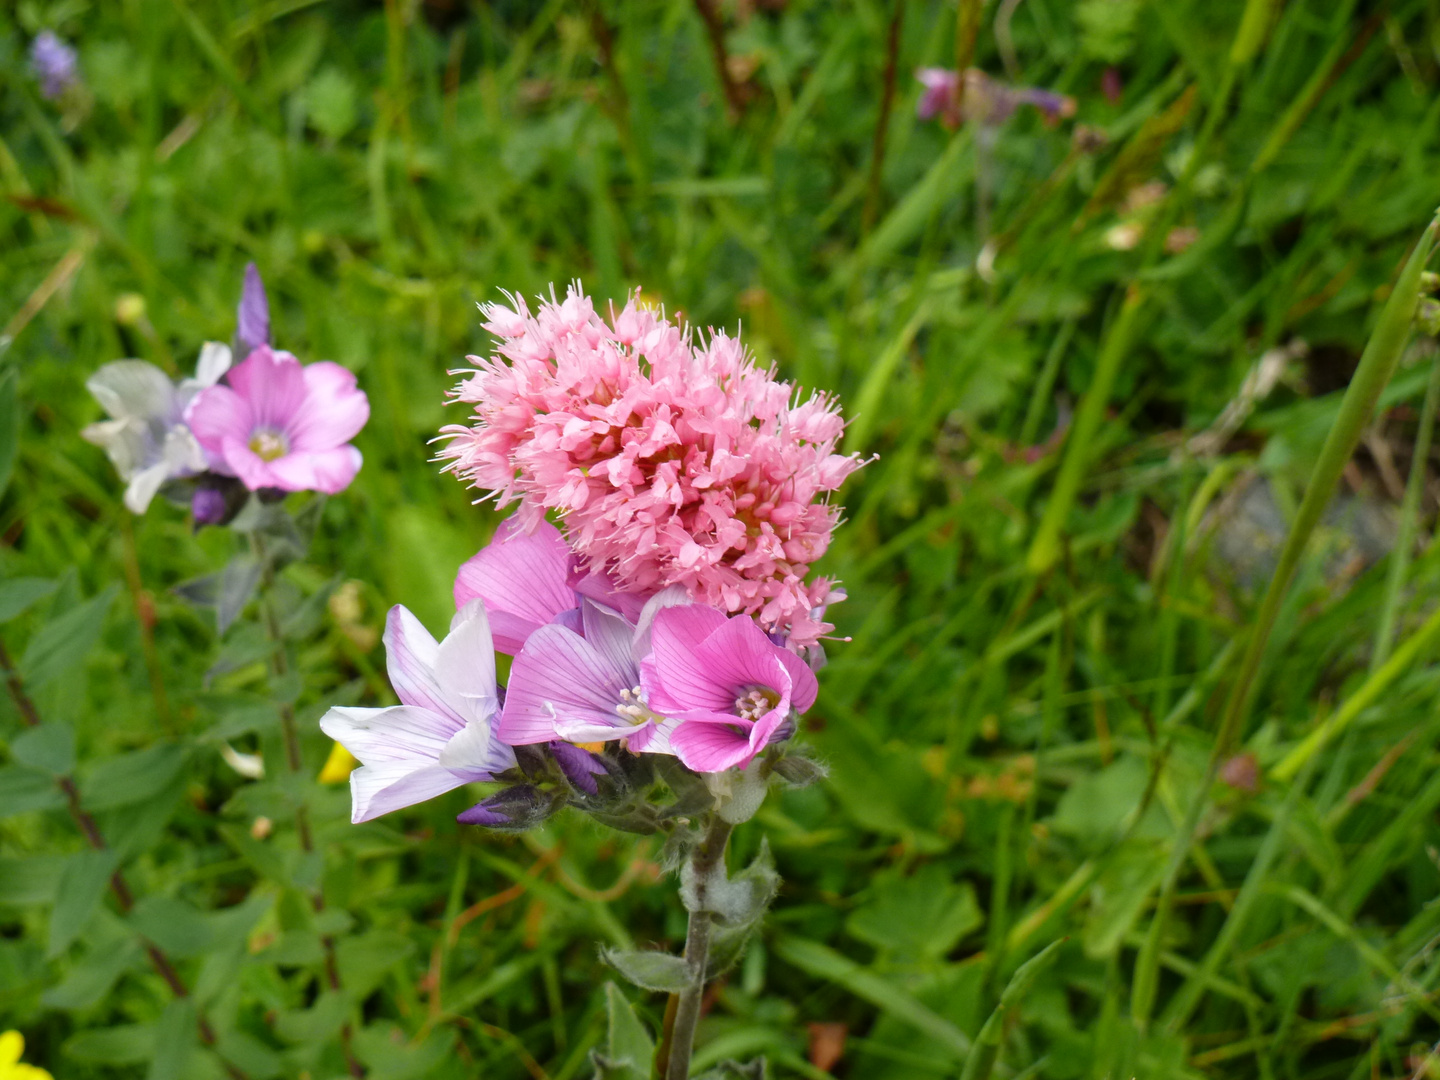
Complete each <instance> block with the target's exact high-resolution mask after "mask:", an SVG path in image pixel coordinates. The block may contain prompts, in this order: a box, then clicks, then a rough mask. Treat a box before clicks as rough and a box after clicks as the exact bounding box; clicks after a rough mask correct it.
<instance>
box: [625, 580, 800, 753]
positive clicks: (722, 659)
mask: <svg viewBox="0 0 1440 1080" xmlns="http://www.w3.org/2000/svg"><path fill="white" fill-rule="evenodd" d="M652 649H653V651H652V652H651V653H650V655H649V656H647V657H646V658H645V659H644V661H642V662H641V664H640V686H641V688H642V690H643V691H644V693H645V696H646V702H647V707H648V708H650V709H653V710H655V711H656V712H657V713H660V714H663V715H664V716H666V717H668V718H670V719H672V720H677V721H679V725H678V726H677V727H675V729H674V730H673V731H671V732H670V738H669V742H670V747H671V748H672V749H673V750H674V752H675V753H676V755H678V756H679V758H680V760H681V761H682V762H683V763H684V764H685V765H686V766H687V767H688V768H691V769H694V770H695V771H696V772H721V771H723V770H725V769H728V768H731V767H732V766H739V767H740V768H744V767H745V766H747V765H749V764H750V761H751V759H753V758H754V757H755V755H756V754H758V753H759V752H760V751H761V750H763V749H765V747H766V746H768V745H769V744H770V743H772V742H775V741H777V739H779V738H783V737H784V732H785V729H786V728H787V727H788V725H789V722H790V720H791V716H792V713H801V712H804V711H805V710H806V709H808V708H810V706H811V705H813V704H815V696H816V694H817V692H818V690H819V684H818V683H817V681H816V679H815V673H814V672H813V671H811V670H810V668H809V666H808V665H806V663H805V662H804V661H803V660H801V659H800V658H799V657H798V656H796V655H795V654H794V653H792V652H791V651H790V650H788V649H785V648H782V647H781V646H779V645H776V644H775V643H774V642H773V641H771V640H770V638H769V637H767V636H766V634H765V632H764V631H763V630H761V629H760V627H759V626H757V625H756V623H755V621H754V620H753V619H751V618H749V617H747V616H744V615H736V616H734V617H731V618H726V617H725V615H724V614H723V613H722V612H719V611H716V610H715V609H714V608H709V607H703V606H701V605H699V604H693V605H687V606H677V607H669V608H665V609H664V610H663V611H660V612H659V613H658V614H656V616H655V621H654V627H653V630H652Z"/></svg>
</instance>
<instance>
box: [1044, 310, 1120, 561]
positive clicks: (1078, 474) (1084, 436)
mask: <svg viewBox="0 0 1440 1080" xmlns="http://www.w3.org/2000/svg"><path fill="white" fill-rule="evenodd" d="M1143 303H1144V293H1142V292H1141V291H1140V289H1139V288H1138V287H1137V286H1134V285H1132V286H1130V290H1129V292H1127V293H1126V294H1125V300H1124V303H1122V304H1121V306H1120V313H1119V314H1118V315H1117V316H1116V318H1115V322H1114V324H1113V325H1112V326H1111V327H1110V333H1109V336H1108V337H1107V338H1106V340H1105V347H1104V349H1102V350H1101V352H1100V362H1099V364H1098V365H1097V366H1096V368H1095V379H1094V381H1093V382H1091V384H1090V388H1089V389H1088V390H1086V391H1085V397H1084V399H1083V400H1082V401H1081V402H1080V410H1079V413H1078V415H1077V416H1076V417H1075V426H1074V428H1072V429H1071V431H1070V437H1069V439H1067V440H1066V448H1065V460H1064V462H1063V463H1062V464H1061V466H1060V475H1059V476H1058V477H1057V478H1056V480H1055V490H1054V491H1053V492H1051V494H1050V502H1049V504H1048V505H1047V506H1046V507H1045V516H1044V517H1043V518H1041V520H1040V527H1039V529H1037V530H1036V532H1035V539H1034V541H1033V542H1032V543H1031V545H1030V553H1029V554H1028V555H1026V557H1025V568H1026V569H1027V570H1029V571H1030V573H1031V574H1034V575H1037V576H1038V575H1040V574H1043V573H1044V572H1045V571H1046V570H1049V569H1050V568H1051V567H1052V566H1054V565H1055V561H1056V560H1057V559H1058V558H1059V557H1060V532H1061V530H1062V529H1063V528H1064V526H1065V519H1066V518H1068V517H1069V516H1070V507H1071V506H1072V505H1074V503H1075V496H1076V495H1077V494H1078V493H1079V491H1080V481H1081V480H1082V479H1083V478H1084V476H1085V468H1086V466H1087V465H1088V464H1089V463H1090V456H1091V444H1092V443H1094V441H1095V436H1096V434H1098V433H1099V431H1100V422H1101V421H1102V420H1103V419H1104V418H1105V406H1106V404H1107V403H1108V402H1109V401H1110V391H1111V390H1112V389H1114V386H1115V377H1116V376H1117V375H1118V374H1119V373H1120V361H1121V360H1123V359H1124V358H1125V353H1126V351H1127V349H1128V346H1129V344H1130V334H1131V331H1132V330H1134V328H1135V317H1136V315H1137V314H1138V313H1139V311H1140V307H1141V305H1142V304H1143Z"/></svg>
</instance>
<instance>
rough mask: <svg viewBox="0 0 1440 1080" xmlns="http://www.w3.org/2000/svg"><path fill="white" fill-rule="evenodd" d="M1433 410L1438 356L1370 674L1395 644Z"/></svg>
mask: <svg viewBox="0 0 1440 1080" xmlns="http://www.w3.org/2000/svg"><path fill="white" fill-rule="evenodd" d="M1436 408H1440V353H1436V354H1435V359H1434V360H1432V361H1431V362H1430V382H1429V384H1428V385H1427V386H1426V387H1425V404H1424V405H1423V406H1422V407H1421V412H1420V430H1419V431H1418V432H1417V433H1416V435H1415V452H1414V454H1413V455H1412V457H1411V459H1410V478H1409V480H1408V481H1407V482H1406V484H1405V499H1404V501H1403V502H1402V503H1401V504H1400V530H1399V533H1398V534H1397V535H1396V537H1395V550H1394V553H1393V554H1391V556H1390V573H1389V576H1388V577H1387V578H1386V579H1385V604H1384V606H1383V607H1382V608H1381V609H1380V626H1379V628H1378V629H1377V630H1376V631H1375V648H1374V649H1373V650H1372V653H1371V656H1370V671H1371V673H1372V674H1373V673H1374V672H1376V671H1378V670H1379V669H1380V666H1381V665H1382V664H1384V663H1385V661H1386V660H1387V659H1389V657H1390V648H1391V646H1392V645H1393V644H1394V643H1395V616H1396V614H1397V613H1398V611H1399V610H1400V590H1401V589H1403V588H1404V587H1405V577H1406V574H1407V573H1408V571H1409V569H1410V555H1411V553H1412V552H1413V551H1414V550H1415V526H1416V522H1417V520H1418V519H1419V517H1420V496H1421V494H1422V492H1423V491H1424V489H1425V459H1426V458H1428V457H1429V456H1430V440H1431V438H1432V437H1433V436H1434V434H1435V410H1436Z"/></svg>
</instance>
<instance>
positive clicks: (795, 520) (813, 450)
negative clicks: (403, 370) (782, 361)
mask: <svg viewBox="0 0 1440 1080" xmlns="http://www.w3.org/2000/svg"><path fill="white" fill-rule="evenodd" d="M483 310H484V313H485V317H486V320H487V322H486V324H485V328H486V329H487V330H489V331H490V332H491V333H493V334H495V335H496V336H497V337H499V338H500V339H501V341H500V345H499V348H498V355H496V356H493V357H491V358H490V359H488V360H486V359H480V358H478V357H471V360H472V361H474V363H475V364H476V369H475V371H474V373H473V374H472V375H471V376H470V377H469V378H468V379H466V381H465V382H463V383H462V384H461V385H460V386H459V387H458V388H457V390H456V392H455V396H456V397H458V398H459V399H460V400H461V401H465V402H469V403H472V404H473V405H474V407H475V408H474V417H475V421H476V422H475V423H474V424H473V426H464V425H459V424H456V425H451V426H448V427H446V428H445V429H444V434H445V435H447V436H449V437H450V439H451V442H450V444H449V445H448V446H447V447H446V449H445V450H444V451H443V453H442V455H441V456H442V457H444V458H448V459H450V464H449V465H448V466H447V469H449V470H452V471H454V472H455V473H456V474H457V475H459V476H461V477H462V478H464V479H465V480H468V481H469V482H470V483H471V484H472V485H474V486H475V487H479V488H488V489H490V490H492V491H494V492H495V493H496V495H497V499H498V505H500V506H505V505H507V504H509V503H511V502H518V503H519V504H520V507H519V511H518V513H517V514H516V520H517V527H518V528H519V529H521V530H524V531H527V532H528V531H532V530H534V529H536V528H538V527H540V523H541V521H542V515H543V514H544V513H545V512H546V511H554V512H556V514H557V515H558V516H559V518H560V521H561V525H562V527H563V528H564V530H565V536H566V539H567V540H568V541H569V543H570V546H571V548H572V549H573V550H574V552H575V555H576V559H577V562H576V568H575V571H574V573H573V574H572V576H571V577H572V580H571V582H570V584H571V587H572V588H574V589H575V590H576V591H578V592H580V593H582V594H584V595H588V596H592V597H595V598H596V599H601V602H603V603H607V604H609V605H610V606H618V600H617V597H615V596H614V595H613V594H614V592H615V590H619V591H620V593H621V594H622V595H623V594H637V596H636V599H637V600H638V599H641V598H643V597H644V596H646V595H649V594H653V593H655V592H658V591H659V590H660V589H662V588H664V587H666V586H668V585H672V584H679V585H682V586H684V588H685V589H686V591H687V592H688V593H689V594H690V596H691V597H692V598H693V599H695V600H696V601H698V602H701V603H706V604H711V605H714V606H716V607H718V608H721V609H723V610H724V611H728V612H744V613H746V614H750V615H753V616H754V617H755V618H756V619H757V620H758V621H759V622H760V624H761V625H762V626H763V627H764V628H765V629H766V630H770V631H777V632H784V633H787V634H788V635H789V640H790V644H791V645H792V646H794V647H796V648H800V647H804V646H808V645H811V644H814V643H815V642H816V641H817V639H818V638H819V637H820V636H821V635H822V634H824V633H826V632H828V631H829V630H830V629H831V627H830V626H829V625H828V624H827V623H825V622H823V621H822V618H821V609H823V607H824V606H825V604H826V603H827V602H828V601H829V600H831V599H833V597H832V596H831V583H830V582H829V581H827V580H825V579H824V578H818V579H815V580H813V581H809V582H807V581H806V580H805V579H806V576H807V575H808V574H809V572H810V567H811V564H813V563H814V562H815V560H816V559H818V558H819V557H820V556H821V555H823V554H824V552H825V549H826V548H827V547H828V546H829V543H830V535H831V532H832V531H833V529H834V528H835V524H836V522H837V520H838V519H839V516H840V509H839V508H838V507H836V506H832V505H830V504H829V503H828V502H827V501H826V500H827V499H828V497H829V495H830V493H831V492H832V491H834V490H836V489H837V488H838V487H839V486H840V485H841V483H843V482H844V480H845V478H846V477H848V476H849V475H850V474H851V473H852V472H854V471H855V469H857V468H858V467H859V466H860V461H859V459H858V458H857V457H855V456H854V455H849V456H847V455H843V454H838V453H836V452H835V450H836V445H837V443H838V441H839V439H840V436H841V434H842V432H843V430H844V421H843V420H842V419H841V417H840V413H839V410H838V409H837V408H836V406H835V404H834V403H833V402H832V401H831V400H830V399H829V398H827V397H825V396H823V395H814V396H811V397H810V398H808V399H806V400H803V401H799V400H795V399H796V395H795V391H794V388H793V387H792V386H791V385H790V384H789V383H785V382H781V381H780V380H778V379H777V378H776V377H775V375H774V373H773V371H771V370H768V369H765V368H761V367H759V366H757V365H756V363H755V362H754V360H753V359H751V358H750V357H748V356H747V355H746V354H745V351H744V349H743V348H742V347H741V345H740V343H739V342H738V341H736V340H735V339H734V338H731V337H728V336H727V335H725V334H723V333H718V332H716V333H712V334H711V336H710V339H709V341H708V342H706V343H704V344H703V345H702V344H698V343H696V342H694V341H692V340H691V338H690V337H689V336H688V334H685V333H682V332H681V330H680V329H679V328H678V327H676V326H675V325H674V324H672V323H670V322H669V321H667V320H666V319H664V318H662V317H661V316H659V315H657V313H656V312H655V311H654V310H652V309H650V308H647V307H642V306H640V305H639V304H638V303H637V302H636V299H635V298H633V297H632V298H631V300H630V302H629V303H627V304H626V306H625V309H624V310H623V311H621V312H620V313H619V314H618V315H615V314H613V313H612V318H611V320H610V322H609V323H608V324H607V323H606V322H604V321H602V320H601V319H600V318H599V317H598V316H597V315H596V313H595V310H594V306H593V305H592V303H591V301H590V299H589V298H588V297H586V296H585V295H584V294H583V293H582V292H580V290H579V288H578V287H572V288H571V289H570V291H569V292H568V293H567V295H566V297H565V299H564V301H563V302H557V301H555V300H554V299H553V298H552V299H551V300H550V301H547V302H542V303H541V305H540V308H539V310H538V311H537V312H536V313H535V314H534V315H531V313H530V311H529V309H528V308H527V307H526V305H525V302H524V301H523V300H521V299H518V298H514V299H513V301H512V306H510V307H506V306H504V305H500V304H490V305H486V306H485V308H484V309H483ZM792 401H794V403H793V404H792ZM606 592H609V593H611V594H612V595H611V596H610V598H609V599H605V598H603V597H602V596H600V595H599V594H600V593H606ZM487 603H488V600H487ZM552 617H553V616H552ZM533 621H535V622H537V623H538V622H539V620H538V619H535V620H533ZM547 621H548V620H547Z"/></svg>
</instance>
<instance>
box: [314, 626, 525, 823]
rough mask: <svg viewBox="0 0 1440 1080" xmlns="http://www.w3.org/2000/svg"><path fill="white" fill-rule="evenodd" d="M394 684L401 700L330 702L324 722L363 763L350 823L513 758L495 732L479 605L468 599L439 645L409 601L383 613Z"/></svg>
mask: <svg viewBox="0 0 1440 1080" xmlns="http://www.w3.org/2000/svg"><path fill="white" fill-rule="evenodd" d="M385 655H386V660H387V665H388V669H389V673H390V685H391V686H393V687H394V688H395V693H396V695H397V696H398V697H399V698H400V701H401V704H400V705H396V706H393V707H391V708H388V709H356V708H342V707H339V706H337V707H335V708H333V709H331V710H330V711H329V712H327V713H326V714H325V715H324V717H322V718H321V720H320V729H321V730H322V731H324V732H325V734H326V735H329V736H330V738H332V739H334V740H335V741H336V742H338V743H340V744H341V745H343V746H344V747H345V749H347V750H349V751H350V753H352V754H354V755H355V756H356V757H357V758H359V759H360V761H361V762H362V763H363V767H362V768H359V769H356V770H355V771H354V772H353V773H351V774H350V792H351V797H352V799H353V806H352V810H351V820H352V821H354V822H355V823H356V824H359V823H360V822H362V821H369V820H370V819H371V818H376V817H379V816H380V815H381V814H388V813H389V812H390V811H392V810H399V809H400V808H402V807H405V806H413V805H414V804H415V803H418V802H424V801H425V800H426V799H433V798H434V797H435V796H437V795H443V794H444V793H445V792H447V791H450V790H451V789H453V788H457V787H460V786H461V785H462V784H468V783H470V782H472V781H479V780H493V779H494V778H495V774H496V773H501V772H504V771H505V770H506V769H509V768H511V767H513V766H514V765H515V753H514V751H512V750H511V749H510V747H508V746H506V745H505V744H504V743H502V742H501V741H500V740H499V739H498V738H496V736H495V731H494V720H495V712H496V705H497V698H498V693H497V689H496V685H495V653H494V647H493V644H492V642H491V639H490V623H489V620H488V619H487V618H486V617H485V605H484V604H481V603H479V602H475V603H471V604H469V605H467V606H466V607H465V608H464V610H462V611H460V612H459V613H458V614H457V615H456V616H455V619H454V621H453V622H452V623H451V624H450V633H449V635H448V636H447V637H446V638H445V640H444V641H442V642H439V643H438V644H437V643H436V641H435V639H434V638H433V637H431V636H430V634H429V632H428V631H426V629H425V627H423V626H422V625H421V624H420V620H419V619H417V618H415V616H414V615H412V614H411V613H410V612H409V611H407V610H406V609H405V608H403V607H400V606H398V605H397V606H396V607H393V608H391V609H390V615H389V618H387V619H386V621H385Z"/></svg>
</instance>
